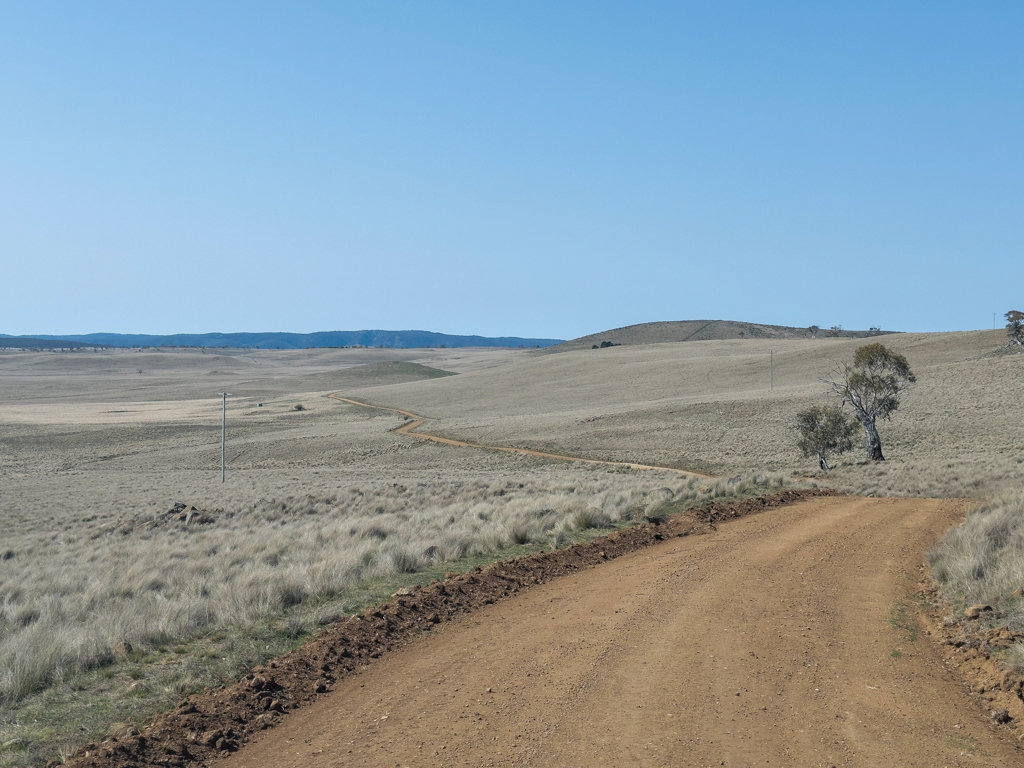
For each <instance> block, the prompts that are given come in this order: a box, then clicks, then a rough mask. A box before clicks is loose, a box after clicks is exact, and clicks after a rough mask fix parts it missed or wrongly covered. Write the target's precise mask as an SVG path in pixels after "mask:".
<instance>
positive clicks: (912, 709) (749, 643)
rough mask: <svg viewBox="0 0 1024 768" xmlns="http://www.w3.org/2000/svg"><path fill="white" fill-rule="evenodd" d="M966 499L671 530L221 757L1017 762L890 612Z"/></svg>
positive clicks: (357, 680) (451, 627) (829, 501)
mask: <svg viewBox="0 0 1024 768" xmlns="http://www.w3.org/2000/svg"><path fill="white" fill-rule="evenodd" d="M963 514H964V505H963V503H961V502H954V501H944V500H935V499H862V498H855V497H830V498H818V499H813V500H808V501H804V502H800V503H797V504H794V505H792V506H788V507H781V508H777V509H774V510H773V511H772V512H771V513H770V514H762V515H754V516H751V517H745V518H739V519H736V520H732V521H730V522H728V523H725V524H723V525H720V526H719V527H718V530H717V532H716V533H714V534H712V535H707V536H689V537H686V538H669V539H667V540H666V541H664V542H662V543H659V544H656V545H654V546H652V547H649V548H646V549H643V550H640V551H636V552H633V553H632V554H627V555H623V556H621V557H619V558H617V559H614V560H610V561H607V562H604V563H602V564H600V565H599V566H595V567H590V568H586V569H585V570H582V571H580V572H578V573H575V574H573V575H569V576H563V577H560V578H556V579H553V580H551V581H549V582H547V583H544V584H538V585H537V586H534V587H533V588H531V589H529V590H528V591H525V592H523V593H520V594H518V595H515V596H513V597H509V598H508V599H506V600H504V601H502V602H499V603H497V604H494V605H489V606H486V607H484V608H482V609H481V610H479V611H477V612H475V613H473V614H470V615H467V616H464V617H463V618H461V619H458V620H455V621H453V622H452V623H450V624H445V625H443V626H442V628H441V629H439V630H438V631H436V632H434V633H433V634H431V635H428V636H424V637H422V638H421V639H420V640H417V641H416V642H413V643H411V644H410V645H408V646H406V647H405V648H402V649H400V650H397V651H395V652H394V653H392V654H390V655H389V656H388V657H386V658H384V659H382V660H381V661H380V662H379V663H378V664H376V665H371V666H369V667H367V668H365V669H364V670H363V671H362V672H361V673H359V674H356V675H354V676H352V677H350V678H346V679H343V680H339V681H338V683H337V685H336V686H335V687H334V690H333V691H332V692H331V693H329V694H327V695H325V696H324V697H323V698H321V699H320V700H319V701H317V702H315V703H313V704H311V705H309V706H308V707H306V708H303V709H301V710H298V711H296V712H295V713H294V714H293V715H291V716H289V717H288V718H287V719H286V720H285V721H283V722H282V723H281V724H280V725H278V726H277V727H275V728H274V729H271V730H269V731H265V732H263V733H262V734H259V735H257V736H256V737H255V738H254V740H253V741H252V742H251V743H250V744H249V745H247V746H245V747H243V748H242V749H241V750H240V751H239V752H237V753H236V754H234V755H232V756H230V757H227V758H225V759H224V760H222V761H220V762H219V763H218V765H221V766H223V768H299V766H301V767H302V768H327V767H328V766H331V767H333V766H387V768H391V767H392V766H396V765H397V766H417V767H423V766H461V765H467V766H482V765H489V766H507V767H508V768H517V767H519V766H631V767H641V768H656V767H659V766H670V765H671V766H706V765H716V766H717V765H725V766H767V767H768V768H772V767H773V766H780V765H782V766H817V765H821V766H949V767H951V766H958V767H966V766H1001V767H1005V768H1009V766H1019V765H1022V764H1024V749H1022V748H1021V746H1020V745H1019V744H1018V743H1017V742H1016V740H1015V739H1014V738H1013V734H1012V732H1011V731H1009V730H1008V729H1005V728H999V727H997V726H995V725H993V724H992V723H991V721H990V720H989V718H988V713H987V712H986V710H985V709H984V708H983V706H982V704H983V702H982V701H981V700H980V698H978V697H976V696H971V695H970V693H969V691H968V689H967V687H966V686H965V685H964V684H963V682H962V681H961V680H960V679H959V678H957V677H956V676H955V675H954V674H953V673H952V671H951V670H950V669H949V668H948V667H947V666H946V665H944V663H943V657H942V653H941V647H940V646H939V645H938V644H937V643H934V642H931V641H929V640H928V639H927V637H925V633H924V631H921V634H920V636H916V635H915V633H913V632H910V631H908V629H907V625H908V619H907V618H906V616H907V615H908V613H909V615H910V616H913V611H914V608H913V605H909V606H908V599H910V598H911V597H912V595H913V591H914V588H915V587H916V585H917V583H918V581H919V579H920V575H921V570H920V569H921V567H922V563H921V552H923V551H924V550H925V549H926V548H927V547H928V546H930V545H931V544H932V543H933V542H934V541H935V539H936V538H938V536H939V535H941V533H942V532H943V531H945V530H946V529H947V528H948V527H949V526H950V525H952V524H954V523H956V522H957V521H959V520H960V519H962V517H963ZM894 617H898V620H896V621H894Z"/></svg>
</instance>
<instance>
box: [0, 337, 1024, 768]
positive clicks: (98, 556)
mask: <svg viewBox="0 0 1024 768" xmlns="http://www.w3.org/2000/svg"><path fill="white" fill-rule="evenodd" d="M880 340H881V341H883V343H886V344H889V345H891V346H893V347H894V348H896V349H897V350H898V351H900V352H902V353H903V354H905V355H906V356H907V358H908V360H909V361H910V364H911V366H912V367H913V369H914V371H915V373H916V374H917V377H918V382H919V383H918V384H917V386H916V387H915V388H914V389H913V390H912V391H911V392H909V393H908V394H907V395H906V397H905V399H904V403H903V406H902V408H901V409H900V411H899V412H898V413H897V414H896V416H895V418H894V420H893V422H892V423H891V424H883V425H882V427H881V432H882V439H883V441H884V447H885V450H886V454H887V458H888V461H887V462H885V464H884V465H880V466H879V465H868V464H866V463H865V462H863V461H862V456H861V455H860V454H847V455H846V456H844V457H842V458H840V460H839V462H838V467H837V469H836V470H835V471H834V472H833V473H832V474H831V475H830V476H829V477H828V479H827V481H826V482H828V483H829V484H833V485H836V486H837V487H840V488H843V489H846V490H851V491H855V492H859V493H865V494H875V495H883V494H898V495H933V496H965V495H970V496H981V495H984V494H986V493H990V492H997V491H1000V490H1002V489H1004V488H1008V487H1018V488H1019V486H1020V482H1021V478H1022V477H1024V466H1022V463H1021V462H1022V460H1024V455H1022V452H1021V448H1020V446H1021V445H1024V420H1021V419H1020V418H1019V414H1018V413H1017V408H1018V400H1019V397H1017V396H1016V394H1015V393H1016V392H1017V391H1018V390H1019V382H1020V381H1021V379H1022V374H1024V356H1002V357H1000V356H994V355H992V354H991V353H992V351H993V350H994V349H995V348H996V347H997V346H998V345H999V344H1000V343H1001V341H1002V337H1001V334H1000V333H999V332H977V333H959V334H930V335H910V334H908V335H892V336H886V337H882V338H881V339H880ZM860 343H863V342H862V341H860V340H855V339H823V338H819V339H814V340H811V339H775V340H751V339H743V340H739V339H737V340H723V341H699V342H687V343H660V344H638V345H632V346H627V345H624V346H619V347H611V348H607V349H599V350H592V349H582V350H569V351H563V352H560V353H539V352H536V351H526V350H501V349H486V350H467V349H451V350H442V349H434V350H385V349H372V350H371V349H339V350H299V351H270V350H250V351H242V350H217V351H214V350H207V351H206V352H205V353H204V352H201V351H199V350H185V349H174V350H171V349H166V350H141V351H136V350H116V351H114V350H107V351H99V352H74V353H71V352H66V353H57V352H38V353H35V352H17V351H9V352H0V520H2V524H3V528H2V535H0V765H4V766H6V765H12V766H13V765H29V764H37V763H39V762H40V761H45V759H50V758H52V757H54V756H56V754H57V752H59V751H60V747H61V745H62V744H67V745H73V744H75V743H78V742H80V741H81V740H82V739H83V737H84V736H85V735H86V734H87V733H95V732H96V730H97V729H101V730H102V729H105V728H114V729H115V730H116V729H118V728H125V727H127V726H126V725H124V723H131V722H135V721H138V720H139V719H140V718H143V717H144V716H145V715H146V714H147V713H149V712H152V711H154V709H155V708H159V707H160V706H166V705H169V704H171V703H173V701H175V700H176V699H177V698H179V697H180V695H181V694H182V693H183V692H185V691H188V690H192V689H195V688H196V687H197V686H198V687H202V686H203V685H215V684H218V683H219V682H221V681H224V680H229V679H232V677H233V676H234V675H237V674H238V671H239V670H240V669H243V668H245V667H246V666H251V665H252V664H255V663H258V662H260V661H261V660H263V659H264V658H266V657H267V656H269V655H273V654H276V653H279V652H281V651H282V650H284V649H286V648H288V647H290V646H291V645H293V644H295V643H296V642H299V641H301V640H302V639H303V638H304V637H308V636H309V633H310V632H313V631H315V629H316V627H317V626H318V625H321V624H323V623H326V622H329V621H331V620H332V619H333V618H335V617H337V616H340V615H343V614H344V613H347V612H351V611H352V610H355V609H356V608H357V607H358V606H360V605H362V604H364V603H365V602H367V601H370V600H374V599H379V598H380V597H382V596H386V595H387V594H389V593H390V592H391V591H394V589H395V588H396V587H397V586H400V585H402V584H406V583H409V584H411V583H425V582H426V581H429V580H430V579H431V578H434V577H439V576H443V574H444V573H445V572H446V571H448V570H465V569H467V568H469V567H471V566H472V565H474V564H476V563H478V562H480V561H481V560H482V559H485V558H489V557H495V556H498V555H506V554H519V553H523V552H527V551H537V550H538V549H541V548H547V547H552V546H559V545H560V544H562V543H564V542H567V541H572V540H577V539H579V538H580V537H585V536H587V535H593V533H594V532H595V531H599V530H603V529H607V528H609V527H615V526H621V525H625V524H628V523H629V521H630V520H631V519H632V518H634V517H636V516H638V515H640V514H642V513H648V512H649V511H650V510H651V508H652V507H657V506H658V505H661V504H665V503H668V502H674V503H682V504H687V503H695V502H697V501H699V500H700V499H702V498H707V497H711V496H716V495H726V494H742V493H744V492H749V491H750V490H751V489H753V488H755V487H767V486H774V485H777V484H778V483H779V482H781V478H783V477H785V478H786V479H787V481H788V482H790V483H801V482H815V481H818V482H821V481H822V478H821V477H820V476H819V474H818V473H817V471H816V466H815V465H814V463H813V462H811V461H808V460H806V459H803V458H801V457H800V456H799V454H798V453H797V451H796V448H795V441H794V438H793V434H792V432H791V430H790V429H789V425H790V424H791V422H792V420H793V415H794V414H795V412H796V411H797V410H799V409H800V408H803V407H805V406H806V405H808V404H811V403H815V402H819V401H820V400H821V398H822V393H823V391H824V386H823V384H822V383H821V377H822V376H823V375H824V374H826V373H827V372H828V371H829V370H830V369H831V368H832V367H833V365H834V361H836V360H842V359H849V358H850V357H852V354H853V350H854V349H856V347H857V346H858V345H859V344H860ZM770 350H772V351H774V355H773V362H774V384H773V387H772V389H771V390H769V351H770ZM451 373H454V374H458V375H454V376H453V375H447V374H451ZM225 389H226V390H227V391H229V392H231V393H233V394H232V397H231V398H230V399H229V413H228V424H229V437H228V476H227V482H226V483H223V484H221V482H220V445H219V441H220V398H218V397H217V396H216V393H217V392H221V391H224V390H225ZM339 390H343V391H346V392H348V393H349V394H350V395H352V396H353V397H356V398H359V399H362V400H366V401H369V402H373V403H377V404H381V405H387V406H392V407H399V408H404V409H407V410H410V411H414V412H416V413H419V414H422V415H424V416H427V417H429V419H430V421H428V422H427V423H426V424H425V425H424V427H423V429H424V430H427V431H430V432H433V433H438V434H443V435H446V436H449V437H454V438H460V439H469V440H473V441H476V442H480V443H484V444H495V445H505V446H521V447H529V448H537V449H542V450H547V451H552V452H557V453H565V454H571V455H580V456H587V457H593V458H602V459H610V460H615V461H635V462H641V463H648V464H660V465H664V466H669V467H677V468H680V469H689V470H694V471H698V472H703V473H706V474H711V475H715V476H717V477H720V478H722V479H721V480H720V481H718V482H715V483H711V482H706V481H697V480H694V479H693V478H687V477H686V476H685V475H680V474H679V473H676V472H668V471H664V472H663V471H645V472H636V471H622V470H616V469H611V468H607V467H600V466H586V465H579V464H573V463H568V462H557V461H549V460H544V459H538V458H532V457H525V456H520V455H513V454H507V453H495V452H488V451H484V450H477V449H470V448H449V447H445V446H439V445H435V444H430V443H427V442H424V441H419V440H413V439H410V438H406V437H402V436H398V435H395V434H392V432H391V431H390V430H391V429H393V428H395V427H396V426H398V425H400V424H401V423H402V419H401V417H399V416H397V415H394V414H387V413H383V412H380V411H375V410H371V409H367V408H360V407H357V406H352V405H346V404H343V403H339V402H336V401H333V400H331V399H328V398H327V397H326V395H327V394H328V393H330V392H334V391H339ZM259 404H262V405H259ZM299 405H301V406H302V409H301V410H298V409H296V406H299ZM811 470H815V471H811ZM178 502H180V503H182V504H186V505H195V507H197V508H199V509H200V510H203V514H200V515H196V516H195V517H193V518H192V519H191V520H189V521H188V522H186V520H183V519H178V517H180V515H172V514H168V511H169V510H170V509H171V508H172V507H173V505H174V504H175V503H178ZM186 517H187V515H186ZM112 723H113V724H114V725H111V724H112Z"/></svg>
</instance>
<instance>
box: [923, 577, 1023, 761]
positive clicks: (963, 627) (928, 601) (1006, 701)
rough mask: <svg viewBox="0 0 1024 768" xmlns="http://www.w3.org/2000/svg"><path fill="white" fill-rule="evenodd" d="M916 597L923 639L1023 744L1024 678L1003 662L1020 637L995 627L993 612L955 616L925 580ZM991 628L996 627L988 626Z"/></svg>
mask: <svg viewBox="0 0 1024 768" xmlns="http://www.w3.org/2000/svg"><path fill="white" fill-rule="evenodd" d="M917 594H918V598H919V602H918V610H917V613H918V618H919V620H920V621H921V624H922V626H923V627H924V629H925V632H926V633H927V635H928V636H929V637H931V639H932V640H934V641H935V642H937V643H939V644H940V645H941V646H942V655H943V657H944V660H945V662H946V664H948V665H949V666H950V667H952V668H953V669H955V670H956V671H957V674H958V675H959V676H960V677H961V678H962V679H963V681H964V684H965V685H966V686H967V687H968V688H969V690H970V692H971V695H972V696H976V697H977V698H978V699H979V700H980V701H981V702H982V703H983V704H984V706H985V708H986V709H987V710H988V711H989V715H990V717H991V718H992V720H993V722H995V723H998V724H1000V725H1003V726H1006V727H1008V728H1010V729H1012V730H1013V731H1014V733H1016V734H1017V738H1018V740H1022V741H1024V673H1022V671H1021V669H1020V668H1017V667H1014V666H1012V665H1009V664H1007V663H1006V662H1005V661H1004V658H1005V655H1006V651H1007V650H1009V649H1010V647H1011V646H1013V645H1016V644H1018V643H1022V642H1024V633H1021V632H1015V631H1013V630H1011V629H1009V628H1008V627H1006V626H1005V625H1004V626H1000V625H998V619H999V618H1000V615H999V613H998V611H997V610H996V609H994V608H992V607H991V606H987V605H986V606H984V608H985V609H987V610H981V611H976V612H971V611H968V612H967V614H965V615H961V616H957V615H956V614H955V613H952V612H951V610H950V607H949V605H947V604H946V603H945V602H944V601H943V599H942V596H941V594H940V592H939V590H938V589H937V588H936V587H935V585H934V584H933V583H932V581H931V579H929V578H927V575H926V577H925V579H924V580H922V581H921V583H920V585H919V586H918V590H917ZM979 607H980V606H979ZM969 615H970V618H969V617H968V616H969ZM992 623H995V624H996V625H997V626H994V627H989V626H987V625H989V624H992Z"/></svg>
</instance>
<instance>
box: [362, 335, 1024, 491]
mask: <svg viewBox="0 0 1024 768" xmlns="http://www.w3.org/2000/svg"><path fill="white" fill-rule="evenodd" d="M878 340H879V341H881V342H883V343H885V344H887V345H889V346H891V347H892V348H894V349H896V350H897V351H899V352H901V353H902V354H904V355H906V357H907V358H908V360H909V361H910V364H911V366H912V368H913V370H914V372H915V373H916V374H917V378H918V384H917V385H916V386H915V387H914V388H913V389H912V390H911V391H910V392H908V393H907V394H906V395H905V397H904V399H903V405H902V406H901V408H900V410H899V411H898V412H897V413H896V415H895V416H894V418H893V420H892V422H891V423H883V424H882V425H881V426H880V431H881V434H882V440H883V443H884V448H885V452H886V456H887V459H888V461H886V462H885V463H884V464H882V465H867V464H865V463H864V462H863V454H862V452H861V453H858V452H853V453H849V454H846V455H845V456H843V457H841V458H840V460H839V466H838V468H837V470H836V471H834V472H833V473H832V474H831V476H830V478H829V479H830V482H832V483H834V484H835V485H837V487H840V488H843V489H845V490H849V491H852V492H856V493H861V494H874V495H883V494H884V495H889V494H898V495H917V496H920V495H924V496H963V495H971V496H973V495H978V493H979V492H982V491H983V490H984V491H988V490H992V489H995V488H999V487H1002V486H1003V485H1006V484H1008V483H1012V482H1014V481H1016V480H1019V479H1020V478H1021V477H1022V476H1024V465H1022V462H1024V451H1022V450H1021V446H1022V445H1024V419H1021V418H1020V416H1019V412H1018V407H1017V403H1018V401H1019V389H1020V382H1021V381H1022V380H1024V356H1021V355H1007V356H999V355H994V354H992V352H993V351H994V350H995V349H997V348H998V347H999V345H1001V344H1002V343H1003V342H1004V341H1005V334H1004V333H1003V332H1001V331H978V332H971V333H948V334H898V335H895V334H894V335H888V336H882V337H879V338H878ZM863 343H864V341H863V340H859V339H822V338H819V339H816V340H785V339H783V340H771V341H764V340H746V341H740V340H727V341H707V342H704V341H701V342H688V343H676V344H649V345H635V346H625V345H624V346H621V347H611V348H607V349H585V350H578V351H567V352H563V353H560V354H553V353H550V352H548V353H547V354H540V355H536V356H533V357H526V358H523V359H521V360H519V361H517V362H516V363H515V364H514V365H508V366H503V367H500V368H492V369H487V370H478V371H472V372H467V373H466V374H464V375H462V376H459V377H456V378H452V379H448V380H445V381H443V382H418V383H410V384H407V385H403V386H401V387H397V386H396V387H390V386H383V387H379V388H375V389H373V390H359V389H356V390H353V394H354V396H356V397H363V398H366V399H368V400H371V401H374V402H380V403H387V404H389V405H395V406H398V407H401V408H405V409H408V410H411V411H414V412H417V413H420V414H423V415H426V416H430V417H432V419H433V421H431V422H429V423H428V424H427V425H426V427H425V428H426V429H430V430H432V431H435V432H439V433H442V434H444V435H446V436H449V437H456V438H461V439H468V440H473V441H477V442H481V443H497V444H503V445H522V446H529V447H533V448H541V449H543V450H549V451H553V452H563V453H569V454H584V455H588V456H594V457H599V458H606V459H612V460H617V461H623V460H633V461H641V462H647V463H652V464H661V465H667V466H675V467H680V468H684V469H692V470H695V471H698V472H704V473H707V474H711V475H716V476H722V475H735V474H741V473H746V472H752V471H776V472H788V473H792V472H793V471H794V470H797V471H798V472H800V473H803V472H804V470H806V471H807V472H808V473H810V471H811V470H814V471H815V472H816V471H817V467H816V463H815V462H814V461H813V460H807V459H803V458H801V456H800V455H799V453H798V451H797V449H796V446H795V441H794V439H793V434H792V432H791V431H790V429H789V426H790V425H791V424H792V422H793V419H794V415H795V414H796V412H797V411H799V410H800V409H802V408H805V407H806V406H807V405H809V404H813V403H817V402H823V398H824V395H823V393H824V392H825V389H826V387H825V386H824V384H823V383H822V381H821V379H822V377H823V376H824V375H826V374H827V373H828V372H829V371H830V370H832V369H833V368H834V367H835V361H839V360H849V359H851V358H852V356H853V352H854V350H855V349H856V348H857V347H858V346H860V345H861V344H863ZM770 351H774V354H773V355H772V356H771V358H770V355H769V353H770ZM772 358H773V363H774V386H773V387H772V384H771V382H770V377H771V373H770V366H771V365H772ZM770 387H772V388H771V389H770Z"/></svg>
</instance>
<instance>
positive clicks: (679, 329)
mask: <svg viewBox="0 0 1024 768" xmlns="http://www.w3.org/2000/svg"><path fill="white" fill-rule="evenodd" d="M886 333H896V331H880V330H870V331H844V330H837V331H832V330H830V329H828V328H821V329H819V330H818V331H817V333H816V334H815V337H816V338H819V339H823V338H827V337H829V336H831V335H833V334H834V335H837V336H839V337H840V338H848V339H849V338H852V339H860V338H865V337H867V336H881V335H882V334H886ZM809 338H811V332H810V329H809V328H792V327H790V326H786V325H762V324H760V323H744V322H737V321H735V320H675V321H667V322H660V323H640V324H639V325H627V326H625V327H624V328H613V329H612V330H610V331H602V332H601V333H592V334H590V335H589V336H581V337H580V338H578V339H572V340H571V341H565V342H562V343H561V344H558V345H555V346H552V347H550V348H549V349H548V351H549V352H568V351H570V350H574V349H591V348H592V347H593V346H594V345H597V346H598V347H600V346H601V344H602V343H604V344H605V346H608V345H623V346H630V345H635V344H664V343H668V342H678V341H716V340H721V339H809Z"/></svg>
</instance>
